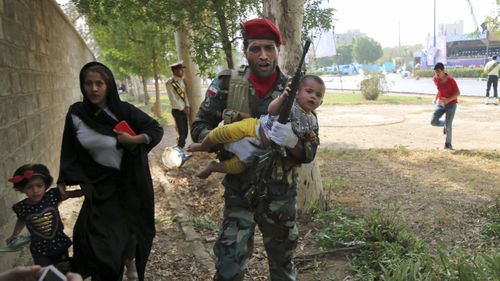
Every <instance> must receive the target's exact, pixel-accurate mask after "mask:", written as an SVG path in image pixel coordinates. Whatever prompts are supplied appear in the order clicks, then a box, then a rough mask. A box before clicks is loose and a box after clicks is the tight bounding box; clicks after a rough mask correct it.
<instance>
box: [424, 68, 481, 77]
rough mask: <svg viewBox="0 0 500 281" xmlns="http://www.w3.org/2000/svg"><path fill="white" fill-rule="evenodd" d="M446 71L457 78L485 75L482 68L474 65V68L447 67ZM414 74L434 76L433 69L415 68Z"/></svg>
mask: <svg viewBox="0 0 500 281" xmlns="http://www.w3.org/2000/svg"><path fill="white" fill-rule="evenodd" d="M446 72H448V74H450V75H451V76H453V77H457V78H479V77H486V74H484V71H483V68H481V67H475V68H447V69H446ZM415 76H420V77H434V70H433V69H416V70H415Z"/></svg>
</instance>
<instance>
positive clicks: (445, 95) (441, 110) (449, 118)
mask: <svg viewBox="0 0 500 281" xmlns="http://www.w3.org/2000/svg"><path fill="white" fill-rule="evenodd" d="M434 73H435V74H436V75H435V76H434V84H435V85H436V87H437V90H438V92H437V94H436V97H435V98H434V101H433V103H434V104H435V105H436V108H435V110H434V113H433V115H432V120H431V125H432V126H437V127H444V128H443V133H444V134H445V135H446V141H445V143H444V148H445V149H453V146H452V144H451V140H452V125H453V119H454V117H455V112H456V110H457V103H458V96H460V90H459V89H458V85H457V82H455V79H453V77H451V76H450V75H449V74H448V73H446V72H445V70H444V65H443V64H442V63H440V62H438V63H436V65H435V66H434ZM443 114H446V117H445V120H444V121H443V120H440V118H441V116H443Z"/></svg>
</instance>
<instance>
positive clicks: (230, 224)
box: [214, 185, 298, 281]
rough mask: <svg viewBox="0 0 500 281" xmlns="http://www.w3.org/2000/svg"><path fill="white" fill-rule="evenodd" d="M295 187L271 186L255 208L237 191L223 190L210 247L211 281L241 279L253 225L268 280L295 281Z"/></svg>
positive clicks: (251, 247) (296, 237) (249, 250)
mask: <svg viewBox="0 0 500 281" xmlns="http://www.w3.org/2000/svg"><path fill="white" fill-rule="evenodd" d="M296 195H297V190H296V187H295V186H293V187H289V186H284V185H272V186H268V187H267V195H266V196H265V197H263V198H261V199H260V200H262V201H261V202H260V204H259V206H258V207H252V206H250V205H249V204H248V202H247V201H245V200H244V199H243V198H242V197H241V196H240V194H239V192H237V191H234V190H232V189H231V188H227V187H226V190H225V194H224V197H225V206H224V221H223V223H222V227H221V229H220V230H219V236H218V239H217V241H216V243H215V245H214V253H215V255H216V256H217V264H216V270H217V272H216V274H215V276H214V280H233V281H237V280H243V276H244V272H245V269H246V266H247V263H248V259H249V258H250V257H251V255H252V250H253V243H254V241H253V240H254V232H255V226H256V225H257V226H258V227H259V229H260V231H261V232H262V236H263V240H264V247H265V249H266V252H267V256H268V263H269V271H270V280H272V281H293V280H296V271H295V267H294V265H293V261H292V258H293V253H294V251H295V248H296V247H297V239H298V230H297V225H296V222H295V217H296Z"/></svg>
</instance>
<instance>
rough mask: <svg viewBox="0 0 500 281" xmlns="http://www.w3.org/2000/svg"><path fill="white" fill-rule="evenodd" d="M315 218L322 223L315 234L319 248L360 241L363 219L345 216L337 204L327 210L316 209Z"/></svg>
mask: <svg viewBox="0 0 500 281" xmlns="http://www.w3.org/2000/svg"><path fill="white" fill-rule="evenodd" d="M314 212H315V214H314V215H315V218H317V219H318V220H320V221H321V222H322V223H323V227H322V228H321V230H320V232H319V233H318V234H317V236H316V242H317V244H318V246H320V247H321V248H334V247H339V246H346V245H353V244H356V243H357V242H361V243H362V241H360V239H362V237H363V229H364V226H363V220H361V219H355V218H352V217H349V216H347V215H346V214H345V213H344V212H343V210H342V209H341V208H340V207H339V206H334V207H332V208H331V209H329V210H325V211H321V210H319V209H316V210H315V211H314Z"/></svg>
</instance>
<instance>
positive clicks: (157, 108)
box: [153, 52, 161, 117]
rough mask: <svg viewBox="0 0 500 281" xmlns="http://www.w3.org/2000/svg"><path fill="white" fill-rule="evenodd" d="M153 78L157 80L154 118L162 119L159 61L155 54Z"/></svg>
mask: <svg viewBox="0 0 500 281" xmlns="http://www.w3.org/2000/svg"><path fill="white" fill-rule="evenodd" d="M153 77H154V80H155V104H154V110H153V112H154V116H156V117H161V103H160V83H159V82H158V60H157V58H156V53H155V52H153Z"/></svg>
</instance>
